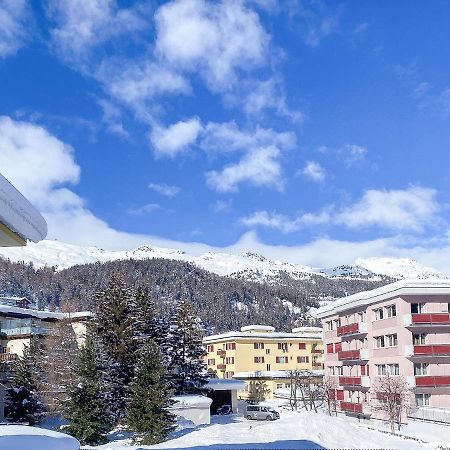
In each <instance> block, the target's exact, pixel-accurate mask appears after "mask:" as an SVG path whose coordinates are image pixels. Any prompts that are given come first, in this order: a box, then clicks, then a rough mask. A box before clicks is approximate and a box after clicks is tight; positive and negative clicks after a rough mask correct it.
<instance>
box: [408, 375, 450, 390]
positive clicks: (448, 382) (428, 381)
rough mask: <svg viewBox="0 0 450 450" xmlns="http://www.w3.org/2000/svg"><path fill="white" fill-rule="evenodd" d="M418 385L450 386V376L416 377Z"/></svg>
mask: <svg viewBox="0 0 450 450" xmlns="http://www.w3.org/2000/svg"><path fill="white" fill-rule="evenodd" d="M416 386H418V387H440V386H450V376H448V375H443V376H435V377H434V376H420V377H416Z"/></svg>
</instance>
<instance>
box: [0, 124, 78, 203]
mask: <svg viewBox="0 0 450 450" xmlns="http://www.w3.org/2000/svg"><path fill="white" fill-rule="evenodd" d="M0 168H1V171H2V173H3V175H4V176H5V177H6V178H8V179H9V180H10V181H11V182H12V183H13V184H14V185H16V186H17V187H18V188H19V189H20V190H21V191H22V192H23V194H24V195H25V196H26V197H27V198H29V199H30V200H31V201H32V202H33V203H35V204H36V206H37V207H38V208H40V209H42V210H43V211H51V210H54V209H61V208H65V207H69V208H71V207H80V206H81V205H82V203H83V202H82V200H81V199H80V198H79V197H78V196H77V195H76V194H74V193H73V192H71V191H69V190H68V189H66V188H65V187H63V185H64V184H67V183H72V184H73V183H77V182H78V179H79V176H80V168H79V166H78V165H77V164H76V162H75V160H74V154H73V149H72V147H70V146H69V145H67V144H65V143H64V142H62V141H60V140H58V139H57V138H55V137H54V136H52V135H51V134H50V133H48V132H47V131H46V130H45V129H44V128H42V127H40V126H37V125H34V124H31V123H28V122H18V121H14V120H12V119H10V118H9V117H5V116H2V117H0Z"/></svg>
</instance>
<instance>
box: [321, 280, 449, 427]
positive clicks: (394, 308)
mask: <svg viewBox="0 0 450 450" xmlns="http://www.w3.org/2000/svg"><path fill="white" fill-rule="evenodd" d="M317 314H318V317H319V318H320V319H322V322H323V339H324V348H325V353H324V366H325V375H326V376H329V377H330V378H331V379H333V380H335V383H336V385H337V386H338V388H337V391H336V396H337V399H338V400H339V409H340V410H341V411H342V412H345V413H347V414H358V415H362V416H367V417H374V418H377V413H378V415H379V411H375V408H373V405H374V403H373V402H374V401H376V400H374V395H373V391H372V390H371V387H373V386H374V382H375V381H376V379H377V377H383V376H385V375H386V374H390V375H392V376H398V375H402V376H403V377H404V378H405V379H406V381H407V383H408V386H409V387H410V390H411V399H410V402H409V408H408V412H407V416H408V417H412V418H418V419H425V420H436V421H441V422H450V280H432V281H430V280H417V281H415V280H414V281H407V280H405V281H398V282H395V283H392V284H389V285H387V286H383V287H381V288H377V289H373V290H371V291H366V292H360V293H358V294H354V295H351V296H348V297H344V298H342V299H339V300H337V301H335V302H332V303H330V304H328V305H326V306H323V307H321V308H320V309H319V310H318V312H317ZM405 419H406V418H405Z"/></svg>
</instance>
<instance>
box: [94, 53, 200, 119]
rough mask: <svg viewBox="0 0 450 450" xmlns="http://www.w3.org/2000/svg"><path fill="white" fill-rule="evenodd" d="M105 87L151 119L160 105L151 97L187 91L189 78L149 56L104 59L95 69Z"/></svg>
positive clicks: (137, 111)
mask: <svg viewBox="0 0 450 450" xmlns="http://www.w3.org/2000/svg"><path fill="white" fill-rule="evenodd" d="M95 76H96V78H97V79H98V80H99V81H101V83H102V84H103V86H104V88H105V90H106V91H107V92H108V93H109V94H110V95H111V96H112V97H113V98H115V99H117V100H118V101H120V102H121V103H123V104H125V105H127V106H128V107H130V108H131V109H132V111H134V112H135V113H136V114H137V116H138V118H139V119H140V120H144V121H147V122H152V120H153V116H154V115H155V113H156V112H157V111H158V109H159V105H158V104H157V103H155V102H154V99H155V98H156V97H158V96H161V95H164V94H166V95H167V94H188V93H190V92H191V88H190V86H189V82H188V81H187V80H186V79H185V78H184V77H183V76H181V75H180V74H178V73H176V72H174V71H173V70H171V69H170V68H168V67H165V66H163V65H160V64H156V63H154V62H151V61H148V60H145V59H143V60H141V61H137V62H136V61H123V60H120V59H111V60H105V61H103V62H102V63H101V64H100V66H99V67H98V69H97V70H96V73H95Z"/></svg>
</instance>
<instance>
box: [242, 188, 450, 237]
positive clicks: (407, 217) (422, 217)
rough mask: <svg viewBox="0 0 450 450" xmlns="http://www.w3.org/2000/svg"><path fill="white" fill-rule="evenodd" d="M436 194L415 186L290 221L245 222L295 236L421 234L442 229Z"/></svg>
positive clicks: (255, 217) (262, 218) (273, 217)
mask: <svg viewBox="0 0 450 450" xmlns="http://www.w3.org/2000/svg"><path fill="white" fill-rule="evenodd" d="M436 194H437V193H436V191H435V190H434V189H430V188H422V187H416V186H411V187H409V188H407V189H404V190H390V191H388V190H375V189H371V190H367V191H366V192H365V193H364V195H363V196H362V198H361V199H360V200H359V201H358V202H356V203H355V204H353V205H351V206H348V207H343V208H340V209H338V208H336V207H332V206H329V207H327V208H324V209H322V210H321V211H320V212H319V213H303V214H301V215H299V216H297V217H294V218H289V217H287V216H285V215H283V214H278V213H269V212H267V211H257V212H255V213H253V214H251V215H249V216H247V217H244V218H242V219H241V222H242V223H243V224H244V225H246V226H247V227H256V226H262V227H266V228H273V229H277V230H280V231H281V232H283V233H292V232H294V231H298V230H300V229H301V228H303V227H305V226H311V225H335V226H336V225H338V226H344V227H346V228H350V229H364V228H369V227H378V228H381V229H385V230H390V231H395V232H421V231H423V230H424V228H425V227H426V226H427V225H429V224H430V223H434V224H435V225H437V224H440V225H442V222H443V221H442V219H440V218H439V217H438V212H439V204H438V203H437V201H436Z"/></svg>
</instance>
